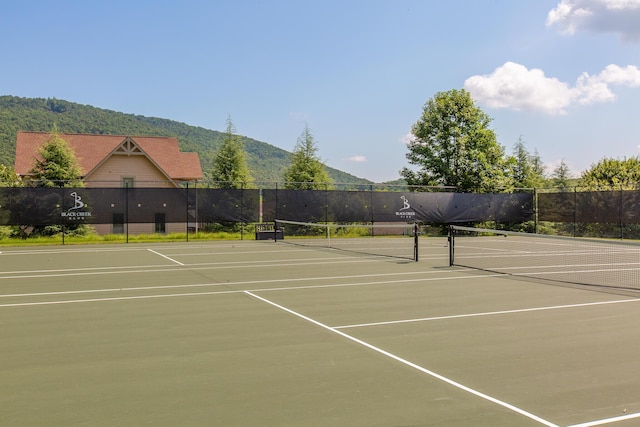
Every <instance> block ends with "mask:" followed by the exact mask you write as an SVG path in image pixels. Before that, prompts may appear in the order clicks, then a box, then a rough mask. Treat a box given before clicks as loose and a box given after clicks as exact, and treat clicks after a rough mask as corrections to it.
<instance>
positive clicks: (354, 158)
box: [345, 156, 367, 163]
mask: <svg viewBox="0 0 640 427" xmlns="http://www.w3.org/2000/svg"><path fill="white" fill-rule="evenodd" d="M345 160H347V161H350V162H354V163H365V162H366V161H367V158H366V157H365V156H351V157H347V158H346V159H345Z"/></svg>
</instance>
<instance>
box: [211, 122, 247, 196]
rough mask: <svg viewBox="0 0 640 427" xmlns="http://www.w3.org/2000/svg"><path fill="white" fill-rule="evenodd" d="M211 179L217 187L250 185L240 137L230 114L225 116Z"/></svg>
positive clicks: (244, 186)
mask: <svg viewBox="0 0 640 427" xmlns="http://www.w3.org/2000/svg"><path fill="white" fill-rule="evenodd" d="M211 179H212V180H213V181H215V185H216V186H217V187H219V188H248V187H250V186H251V185H252V178H251V175H250V173H249V168H248V166H247V161H246V153H245V150H244V146H243V144H242V139H241V137H240V135H236V130H235V128H234V126H233V122H232V121H231V116H229V117H228V118H227V129H226V131H225V133H224V136H223V138H222V144H221V145H220V148H219V149H218V151H217V152H216V154H215V156H214V160H213V168H212V170H211Z"/></svg>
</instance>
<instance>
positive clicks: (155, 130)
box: [0, 96, 370, 184]
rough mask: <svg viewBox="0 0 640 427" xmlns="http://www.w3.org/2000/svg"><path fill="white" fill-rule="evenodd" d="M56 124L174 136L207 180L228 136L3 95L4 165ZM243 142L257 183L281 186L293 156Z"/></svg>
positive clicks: (344, 177) (0, 150)
mask: <svg viewBox="0 0 640 427" xmlns="http://www.w3.org/2000/svg"><path fill="white" fill-rule="evenodd" d="M54 124H55V125H56V126H57V128H58V130H59V131H60V132H62V133H94V134H112V135H146V136H175V137H177V138H178V142H179V144H180V149H181V150H182V151H193V152H197V153H198V155H199V156H200V162H201V164H202V170H203V172H204V173H205V175H207V174H208V172H209V171H210V170H211V167H212V162H213V155H214V153H215V150H216V149H217V148H218V145H219V143H220V140H221V138H222V135H223V134H222V133H221V132H218V131H215V130H209V129H204V128H202V127H197V126H189V125H187V124H184V123H180V122H176V121H173V120H168V119H160V118H155V117H144V116H138V115H134V114H124V113H119V112H115V111H110V110H103V109H100V108H96V107H92V106H89V105H80V104H76V103H73V102H68V101H63V100H58V99H55V98H53V99H51V98H50V99H44V98H19V97H15V96H0V164H4V165H8V166H13V162H14V157H15V147H16V134H17V132H18V131H37V132H49V131H50V130H51V128H52V126H53V125H54ZM242 140H243V142H244V146H245V149H246V150H247V163H248V165H249V169H250V170H251V173H252V175H253V177H254V178H255V180H256V181H282V174H283V171H284V169H285V168H286V167H287V166H288V165H289V161H290V156H291V153H289V152H288V151H285V150H282V149H280V148H278V147H275V146H273V145H270V144H267V143H265V142H261V141H256V140H255V139H251V138H247V137H243V139H242ZM294 142H295V141H292V146H293V143H294ZM327 170H328V172H329V176H330V177H331V178H332V179H333V180H334V181H335V182H337V183H349V184H352V183H369V182H370V181H367V180H365V179H360V178H357V177H355V176H353V175H350V174H348V173H346V172H342V171H339V170H337V169H333V168H327Z"/></svg>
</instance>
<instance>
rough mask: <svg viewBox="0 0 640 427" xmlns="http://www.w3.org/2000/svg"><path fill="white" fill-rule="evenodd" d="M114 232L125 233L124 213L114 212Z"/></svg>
mask: <svg viewBox="0 0 640 427" xmlns="http://www.w3.org/2000/svg"><path fill="white" fill-rule="evenodd" d="M113 234H124V214H122V213H114V214H113Z"/></svg>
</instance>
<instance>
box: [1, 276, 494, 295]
mask: <svg viewBox="0 0 640 427" xmlns="http://www.w3.org/2000/svg"><path fill="white" fill-rule="evenodd" d="M439 273H440V272H437V271H409V272H400V273H398V272H396V273H380V274H358V275H351V276H326V277H325V276H320V277H293V278H290V279H268V280H243V281H238V282H224V283H220V282H216V283H194V284H190V285H162V286H137V287H128V288H103V289H83V290H77V291H51V292H28V293H21V294H2V295H0V298H16V297H36V296H51V295H73V294H91V293H103V292H126V291H144V290H158V289H184V288H203V287H213V286H222V285H226V286H237V285H256V284H260V283H264V284H266V283H286V282H309V281H321V280H345V279H362V278H367V277H384V276H393V277H398V276H406V275H432V274H439ZM451 273H454V271H451ZM464 277H465V278H466V277H468V276H464ZM481 277H486V275H482V276H481ZM446 279H451V277H449V278H446ZM420 280H427V281H429V280H445V278H425V277H423V278H419V279H409V280H398V279H396V280H392V281H380V282H363V283H353V284H352V283H332V284H330V285H324V286H323V285H320V286H308V287H306V286H305V287H286V288H272V289H269V290H283V289H308V288H324V287H340V286H360V285H374V284H388V283H404V282H415V281H420Z"/></svg>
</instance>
